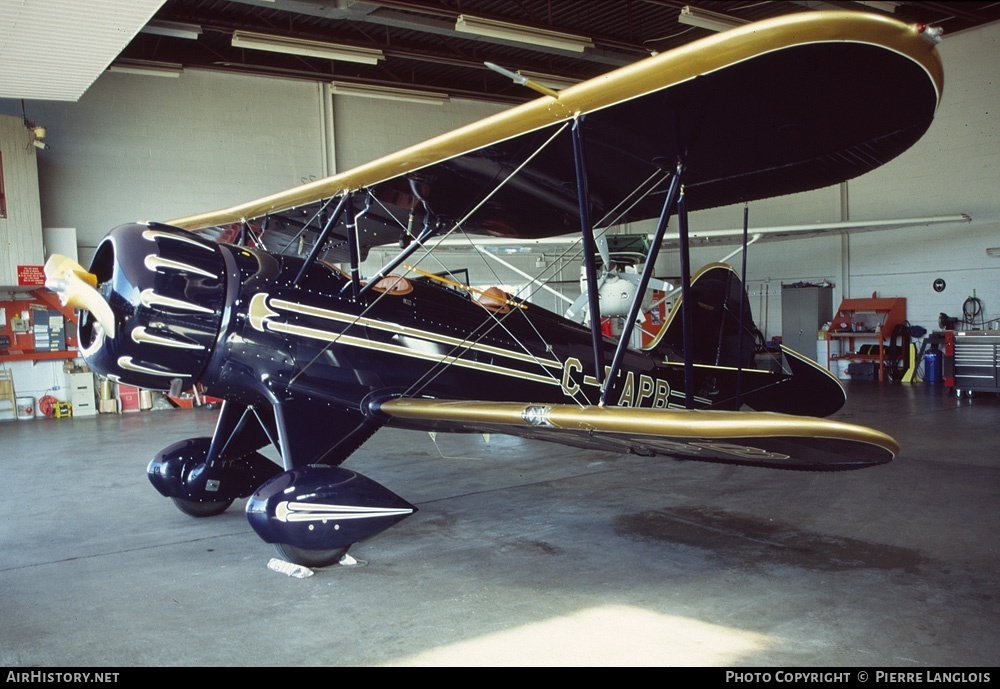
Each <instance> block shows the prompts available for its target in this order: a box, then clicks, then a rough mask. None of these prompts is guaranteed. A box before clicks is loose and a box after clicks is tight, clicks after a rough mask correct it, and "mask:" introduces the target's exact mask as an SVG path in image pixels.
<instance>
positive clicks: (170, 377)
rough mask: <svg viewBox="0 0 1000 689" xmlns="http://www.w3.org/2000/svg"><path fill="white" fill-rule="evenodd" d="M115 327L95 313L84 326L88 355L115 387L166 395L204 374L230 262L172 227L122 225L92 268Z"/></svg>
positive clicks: (205, 243)
mask: <svg viewBox="0 0 1000 689" xmlns="http://www.w3.org/2000/svg"><path fill="white" fill-rule="evenodd" d="M91 273H92V274H93V275H94V276H96V279H97V291H98V292H99V293H100V295H101V296H102V297H103V298H104V300H105V301H106V302H107V304H108V306H110V310H111V313H112V314H113V318H114V323H113V328H110V330H111V332H109V328H108V327H106V322H105V324H102V322H101V319H99V318H98V317H97V315H96V314H95V313H94V312H93V311H89V312H87V313H85V314H84V316H83V318H82V319H81V323H80V346H81V354H82V355H83V357H84V359H85V360H86V361H87V364H88V365H89V366H90V368H91V369H92V370H94V371H96V372H97V373H99V374H101V375H104V376H106V377H108V378H110V379H111V380H114V381H116V382H121V383H126V384H128V385H134V386H137V387H141V388H146V389H152V390H166V389H169V388H170V387H171V383H172V382H173V381H175V380H180V383H181V387H182V388H183V389H187V388H189V387H191V386H192V385H193V384H194V383H195V382H197V380H198V378H199V377H200V376H201V374H202V373H203V372H204V370H205V367H206V364H207V363H208V360H209V358H210V356H211V354H212V350H213V348H214V347H215V342H216V339H217V337H218V335H219V330H220V328H221V324H222V318H223V312H224V311H223V310H224V307H225V295H226V270H225V259H224V258H223V256H222V253H221V250H220V248H219V246H218V245H217V244H215V243H214V242H211V241H208V240H205V239H201V238H200V237H198V236H197V235H195V234H193V233H191V232H187V231H184V230H180V229H178V228H175V227H170V226H168V225H161V224H156V223H148V224H133V225H123V226H121V227H118V228H115V229H114V230H112V231H111V232H110V233H109V234H108V235H107V236H106V237H105V238H104V239H103V240H102V241H101V243H100V245H99V246H98V247H97V252H96V253H95V255H94V260H93V263H92V265H91Z"/></svg>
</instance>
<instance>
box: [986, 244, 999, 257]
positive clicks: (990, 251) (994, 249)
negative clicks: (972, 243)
mask: <svg viewBox="0 0 1000 689" xmlns="http://www.w3.org/2000/svg"><path fill="white" fill-rule="evenodd" d="M986 255H987V256H992V257H993V258H1000V246H988V247H986Z"/></svg>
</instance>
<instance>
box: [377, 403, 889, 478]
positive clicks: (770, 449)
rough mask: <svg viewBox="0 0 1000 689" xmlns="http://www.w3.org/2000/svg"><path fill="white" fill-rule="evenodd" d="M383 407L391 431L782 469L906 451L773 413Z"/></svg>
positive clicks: (853, 465)
mask: <svg viewBox="0 0 1000 689" xmlns="http://www.w3.org/2000/svg"><path fill="white" fill-rule="evenodd" d="M376 406H377V411H378V412H380V413H381V415H383V417H385V418H386V419H387V423H388V425H391V426H399V427H405V428H413V429H420V430H429V431H451V432H469V433H506V434H509V435H517V436H521V437H525V438H533V439H538V440H547V441H551V442H557V443H561V444H563V445H571V446H575V447H582V448H586V449H594V450H605V451H614V452H624V453H630V454H639V455H645V456H653V455H667V456H670V457H674V458H676V459H684V460H695V461H706V462H721V463H726V464H744V465H750V466H761V467H769V468H776V469H797V470H811V471H837V470H844V469H862V468H864V467H869V466H874V465H876V464H884V463H886V462H888V461H890V460H891V459H892V458H893V457H894V456H895V455H896V454H897V453H898V452H899V445H898V444H897V443H896V441H895V440H893V439H892V438H890V437H889V436H888V435H885V434H884V433H880V432H879V431H875V430H873V429H870V428H865V427H863V426H855V425H851V424H846V423H840V422H837V421H828V420H825V419H817V418H811V417H802V416H791V415H785V414H776V413H771V412H728V411H702V410H668V409H636V408H630V407H597V406H583V407H580V406H574V405H566V404H550V405H546V404H524V403H520V402H476V401H451V400H436V399H408V398H400V399H393V400H389V401H386V402H382V403H379V404H377V405H376Z"/></svg>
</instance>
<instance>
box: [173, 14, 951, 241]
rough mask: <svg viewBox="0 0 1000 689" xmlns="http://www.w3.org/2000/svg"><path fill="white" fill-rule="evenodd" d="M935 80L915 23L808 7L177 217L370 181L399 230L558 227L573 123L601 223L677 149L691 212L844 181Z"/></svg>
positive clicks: (572, 211)
mask: <svg viewBox="0 0 1000 689" xmlns="http://www.w3.org/2000/svg"><path fill="white" fill-rule="evenodd" d="M942 84H943V79H942V69H941V64H940V61H939V59H938V56H937V53H936V51H935V50H934V47H933V44H932V42H931V41H929V40H925V39H924V38H922V37H921V33H920V30H919V29H918V28H917V27H915V26H909V25H905V24H903V23H900V22H898V21H896V20H893V19H889V18H886V17H881V16H876V15H873V14H868V13H851V12H803V13H799V14H794V15H789V16H785V17H780V18H777V19H773V20H769V21H765V22H760V23H757V24H751V25H747V26H746V27H741V28H739V29H734V30H731V31H727V32H723V33H720V34H717V35H713V36H710V37H708V38H705V39H702V40H700V41H697V42H694V43H691V44H689V45H687V46H684V47H682V48H679V49H676V50H672V51H670V52H667V53H662V54H660V55H656V56H654V57H651V58H649V59H646V60H643V61H642V62H639V63H636V64H634V65H631V66H628V67H625V68H622V69H619V70H616V71H614V72H611V73H609V74H607V75H604V76H601V77H598V78H596V79H592V80H590V81H587V82H583V83H581V84H577V85H575V86H572V87H569V88H567V89H565V90H563V91H561V92H559V94H558V96H557V97H549V96H546V97H543V98H539V99H537V100H535V101H532V102H530V103H526V104H524V105H522V106H519V107H516V108H513V109H511V110H509V111H507V112H504V113H501V114H498V115H496V116H493V117H490V118H487V119H485V120H482V121H479V122H476V123H474V124H471V125H468V126H466V127H463V128H461V129H458V130H456V131H454V132H451V133H449V134H445V135H442V136H438V137H436V138H433V139H430V140H428V141H426V142H423V143H421V144H418V145H416V146H412V147H410V148H407V149H404V150H402V151H400V152H398V153H395V154H392V155H389V156H386V157H384V158H381V159H379V160H376V161H374V162H372V163H369V164H367V165H362V166H360V167H358V168H355V169H353V170H349V171H346V172H343V173H340V174H337V175H334V176H332V177H329V178H326V179H323V180H320V181H317V182H313V183H310V184H306V185H303V186H300V187H296V188H294V189H290V190H288V191H285V192H282V193H279V194H274V195H272V196H268V197H265V198H262V199H259V200H256V201H252V202H249V203H246V204H242V205H239V206H234V207H232V208H227V209H223V210H220V211H216V212H212V213H205V214H201V215H195V216H190V217H186V218H179V219H176V220H173V221H171V224H174V225H178V226H181V227H186V228H189V229H197V228H204V227H210V226H218V225H225V224H228V223H234V222H239V221H241V220H245V219H249V218H256V217H261V216H264V215H270V216H272V217H273V216H274V215H275V214H282V213H288V212H290V211H291V210H292V209H296V208H300V207H302V206H307V205H308V204H310V203H314V202H316V201H317V200H318V199H324V198H331V197H336V196H341V195H343V194H345V193H348V192H351V191H356V190H359V189H365V190H367V191H368V192H370V193H371V194H373V195H374V196H375V197H376V198H377V199H378V203H377V204H372V214H373V215H374V216H377V215H378V214H379V213H381V214H382V219H381V222H383V224H384V225H385V226H387V227H388V226H393V227H395V231H396V232H397V233H398V225H397V224H396V223H399V222H400V221H401V219H405V218H406V216H407V214H408V213H409V211H411V210H412V209H414V208H418V209H419V210H420V211H421V212H427V213H432V214H433V215H434V216H435V218H448V219H451V220H454V221H457V220H462V221H463V227H464V228H465V229H466V230H470V231H478V232H482V233H489V234H493V235H498V236H505V237H524V238H533V237H543V236H552V235H557V234H564V233H567V232H570V231H574V230H578V229H579V226H580V225H579V216H578V204H577V199H576V181H575V174H574V167H573V154H572V141H571V133H570V131H569V128H568V127H567V126H566V125H567V123H568V122H571V121H578V122H581V126H582V127H583V129H584V137H585V141H586V144H585V146H586V147H585V153H586V158H587V160H588V165H589V169H588V184H589V193H590V197H591V202H592V204H593V210H592V216H593V217H594V219H595V220H596V221H597V224H598V225H603V224H613V223H616V222H625V221H634V220H642V219H646V218H651V217H655V216H656V215H658V213H659V211H660V206H661V205H662V199H663V194H664V193H665V188H666V177H667V176H668V175H669V174H670V173H672V172H673V170H674V169H675V167H676V165H677V161H678V158H679V157H680V158H682V159H683V162H684V164H685V166H686V172H685V175H684V183H685V190H686V199H687V203H688V208H689V209H691V210H697V209H701V208H709V207H714V206H720V205H726V204H730V203H735V202H740V201H749V200H753V199H759V198H764V197H769V196H777V195H782V194H788V193H792V192H798V191H804V190H808V189H814V188H820V187H824V186H828V185H830V184H835V183H838V182H841V181H843V180H845V179H849V178H852V177H855V176H857V175H860V174H862V173H864V172H867V171H869V170H871V169H874V168H876V167H878V166H879V165H882V164H883V163H885V162H887V161H888V160H890V159H891V158H893V157H895V156H896V155H898V154H899V153H901V152H902V151H904V150H906V148H908V147H909V146H910V145H912V144H913V143H914V142H915V141H916V140H917V139H919V138H920V136H921V135H922V134H923V133H924V131H925V130H926V129H927V127H928V126H929V125H930V122H931V119H932V117H933V115H934V111H935V109H936V107H937V103H938V99H939V97H940V92H941V88H942ZM580 118H583V119H582V120H581V119H580ZM515 172H516V173H517V175H516V178H515V176H514V175H515ZM508 181H509V182H510V183H507V184H504V185H503V187H502V188H501V189H499V191H496V192H495V193H494V194H493V195H492V196H490V198H489V200H488V202H487V203H482V205H479V204H481V202H482V201H483V200H484V198H485V195H486V193H487V192H488V191H491V190H495V189H496V187H497V186H498V185H500V184H501V183H504V182H508ZM473 209H475V212H472V213H471V214H470V211H472V210H473ZM373 227H374V229H372V230H371V234H372V235H373V236H372V238H371V239H372V243H380V242H375V241H374V240H375V235H377V234H378V229H379V227H378V222H376V224H375V225H374V226H373ZM383 241H384V240H383Z"/></svg>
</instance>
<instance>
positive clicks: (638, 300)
mask: <svg viewBox="0 0 1000 689" xmlns="http://www.w3.org/2000/svg"><path fill="white" fill-rule="evenodd" d="M683 172H684V166H683V165H682V164H681V163H680V162H679V161H678V163H677V171H676V172H675V173H674V176H673V179H671V180H670V188H669V189H668V190H667V196H666V198H665V199H664V200H663V209H662V210H661V211H660V219H659V221H658V222H657V224H656V233H655V234H654V236H653V242H652V244H651V245H650V247H649V255H648V256H646V264H645V265H644V266H643V268H642V275H641V276H640V278H639V284H638V286H637V287H636V292H635V295H634V296H633V297H632V304H631V305H630V306H629V310H628V317H627V318H626V320H625V329H624V330H623V332H622V335H621V339H619V340H618V347H617V349H615V357H614V359H612V360H611V368H610V370H609V371H608V379H607V381H606V382H605V385H604V388H603V389H602V390H601V406H604V405H605V404H607V401H608V394H609V393H610V392H611V384H612V381H614V380H615V379H616V378H617V377H618V370H619V369H620V368H621V364H622V359H623V358H624V357H625V350H626V349H627V348H628V342H629V340H630V339H631V336H632V329H633V327H634V326H635V321H636V319H637V318H638V317H639V308H640V307H641V306H642V298H643V295H644V294H645V293H646V288H647V287H648V286H649V279H650V278H651V277H652V275H653V269H654V268H655V265H654V264H655V263H656V256H657V254H658V253H659V251H660V245H662V244H663V235H664V234H666V231H667V223H668V222H670V211H671V209H672V208H673V206H674V200H675V199H677V195H678V191H679V190H680V189H681V177H682V176H683ZM683 200H684V194H683V192H681V194H680V201H678V202H677V214H678V218H679V219H680V221H681V223H682V227H684V228H685V230H686V228H687V213H686V211H682V209H683V205H682V204H683ZM682 212H683V215H682ZM687 249H688V247H687V235H686V234H682V235H681V263H682V264H683V263H684V260H685V258H686V255H687ZM689 272H690V271H689ZM588 279H589V276H588ZM688 282H689V280H688V278H687V277H685V278H683V280H682V287H684V288H685V289H686V287H687V286H688ZM683 303H684V300H683V298H682V299H681V304H682V305H683ZM593 328H594V324H593V316H591V329H593ZM684 332H685V337H688V329H687V327H686V325H685V331H684ZM689 352H690V348H689V347H687V346H686V345H685V347H684V360H685V363H686V362H687V360H688V355H689ZM685 371H686V367H685ZM684 387H685V394H687V395H688V396H689V400H691V402H692V403H693V399H692V398H691V397H690V395H691V394H692V393H691V390H692V386H691V385H689V384H688V382H687V380H686V378H685V383H684Z"/></svg>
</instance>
